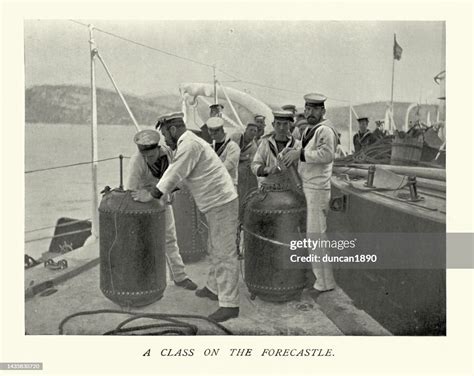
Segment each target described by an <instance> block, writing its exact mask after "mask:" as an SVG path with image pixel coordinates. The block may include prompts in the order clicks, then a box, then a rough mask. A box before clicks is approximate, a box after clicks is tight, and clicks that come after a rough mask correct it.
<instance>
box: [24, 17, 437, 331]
mask: <svg viewBox="0 0 474 376" xmlns="http://www.w3.org/2000/svg"><path fill="white" fill-rule="evenodd" d="M24 28H25V81H26V87H25V122H26V123H25V299H26V303H25V329H26V332H27V333H28V334H30V335H36V334H48V335H55V334H76V335H78V334H79V335H99V334H121V335H132V334H133V335H139V334H143V335H150V334H154V335H160V334H164V335H165V334H184V335H212V334H218V335H222V334H234V335H331V336H332V335H367V336H371V335H383V336H390V335H428V336H440V335H441V336H443V335H445V334H446V281H445V273H446V271H445V265H444V264H443V262H444V259H443V258H442V257H441V256H442V255H444V254H445V252H446V249H445V246H444V245H443V246H438V247H436V246H435V247H431V244H430V249H429V251H427V250H425V249H423V246H422V244H426V238H427V234H429V237H430V238H432V239H433V238H436V239H439V238H440V236H441V235H444V233H445V232H446V194H445V193H446V169H445V159H446V137H445V128H446V122H445V113H446V112H445V101H446V95H445V85H444V83H445V77H446V71H445V48H446V46H445V32H446V30H445V24H444V23H443V22H441V21H416V22H409V21H400V22H389V21H387V22H383V21H381V22H364V21H359V22H355V21H354V22H350V21H347V22H335V21H319V22H318V21H305V22H291V21H262V22H258V21H238V22H237V21H234V22H232V21H217V22H211V21H193V22H187V21H167V22H158V21H156V22H155V21H146V22H137V21H110V20H103V21H101V20H94V22H92V21H90V20H73V19H71V20H28V21H25V24H24ZM53 51H56V52H58V51H60V53H52V52H53ZM405 233H407V235H405ZM409 235H412V236H411V238H410V241H404V240H403V239H400V240H399V242H397V243H396V246H395V247H393V242H394V240H395V239H398V238H400V237H402V238H403V237H404V236H409ZM413 235H415V236H413ZM361 243H363V245H362V244H361ZM418 243H419V244H418ZM335 245H338V246H336V248H334V246H335ZM380 248H382V249H380ZM384 248H385V249H384ZM379 249H380V250H379ZM425 256H427V257H428V258H429V259H430V260H431V261H432V262H430V263H428V264H427V263H426V262H425V261H424V262H423V263H420V262H419V260H418V259H419V258H421V257H423V258H424V257H425ZM383 257H385V260H382V258H383ZM408 257H410V258H412V260H408V261H407V258H408ZM402 260H403V263H400V262H399V261H402ZM433 260H435V261H433ZM427 265H428V266H427ZM59 319H63V321H60V322H58V320H59Z"/></svg>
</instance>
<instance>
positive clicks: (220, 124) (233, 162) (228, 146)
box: [207, 117, 240, 187]
mask: <svg viewBox="0 0 474 376" xmlns="http://www.w3.org/2000/svg"><path fill="white" fill-rule="evenodd" d="M207 128H208V129H209V136H211V139H212V148H213V149H214V151H215V152H216V154H217V155H218V156H219V158H220V159H221V161H222V163H224V166H225V168H226V169H227V171H228V172H229V174H230V177H231V178H232V181H233V182H234V185H235V186H236V187H237V183H238V179H239V176H238V175H239V157H240V148H239V145H237V143H235V142H234V141H232V139H231V138H230V137H228V136H227V135H226V133H225V131H224V120H223V119H222V118H220V117H212V118H210V119H209V120H208V121H207Z"/></svg>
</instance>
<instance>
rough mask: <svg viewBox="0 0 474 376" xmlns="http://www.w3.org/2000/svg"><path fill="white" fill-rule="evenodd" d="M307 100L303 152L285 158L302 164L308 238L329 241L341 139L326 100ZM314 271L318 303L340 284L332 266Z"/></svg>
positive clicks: (317, 96) (314, 293)
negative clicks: (333, 183) (333, 180)
mask: <svg viewBox="0 0 474 376" xmlns="http://www.w3.org/2000/svg"><path fill="white" fill-rule="evenodd" d="M304 99H305V117H306V119H307V121H308V124H309V125H308V127H307V128H306V130H305V131H304V133H303V138H302V140H301V148H300V149H297V150H289V151H288V152H287V153H286V154H285V156H284V157H283V162H284V163H285V165H286V166H288V165H290V164H292V163H295V162H296V161H298V160H299V161H300V163H299V173H300V176H301V179H302V181H303V191H304V195H305V197H306V204H307V221H306V226H307V227H306V234H307V237H311V238H318V237H319V238H321V239H325V238H326V217H327V215H328V212H329V201H330V198H331V175H332V165H333V161H334V153H335V151H336V147H337V139H338V136H337V132H336V131H335V130H334V128H333V127H332V124H331V122H330V121H329V120H328V119H326V118H325V116H324V115H325V113H326V109H325V106H324V102H325V101H326V97H325V96H324V95H321V94H315V93H314V94H307V95H305V96H304ZM309 251H310V252H313V253H315V255H316V256H319V257H320V259H322V257H323V256H324V255H325V254H326V253H327V251H326V250H325V249H323V248H317V249H316V250H314V251H313V250H312V249H309ZM312 268H313V273H314V276H315V277H316V281H315V282H314V285H313V289H312V290H311V291H310V294H311V296H312V297H313V299H314V300H316V299H317V298H318V296H319V295H320V294H321V293H323V292H326V291H331V290H333V289H334V288H335V286H336V283H335V281H334V276H333V272H332V266H331V264H330V263H325V262H315V263H313V264H312Z"/></svg>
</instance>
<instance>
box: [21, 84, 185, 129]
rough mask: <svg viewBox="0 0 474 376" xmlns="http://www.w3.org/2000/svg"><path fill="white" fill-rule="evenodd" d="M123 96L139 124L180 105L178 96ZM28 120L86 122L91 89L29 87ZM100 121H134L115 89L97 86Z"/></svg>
mask: <svg viewBox="0 0 474 376" xmlns="http://www.w3.org/2000/svg"><path fill="white" fill-rule="evenodd" d="M124 97H125V99H126V101H127V103H128V105H129V107H130V109H131V110H132V112H133V114H134V116H135V118H136V119H137V122H138V123H139V124H142V125H145V124H149V125H151V124H154V123H155V122H156V119H157V117H158V116H159V114H162V113H164V112H170V111H175V110H178V109H179V108H180V100H179V97H178V96H177V95H176V96H173V95H164V96H158V97H153V98H141V97H138V96H133V95H126V94H124ZM25 112H26V113H25V118H26V122H27V123H68V124H87V123H90V121H91V97H90V88H88V87H83V86H74V85H41V86H34V87H31V88H28V89H27V90H26V94H25ZM97 121H98V123H99V124H117V125H122V124H123V125H125V124H131V123H132V121H131V119H130V117H129V115H128V113H127V111H126V110H125V107H124V106H123V104H122V102H121V100H120V98H119V96H118V95H117V93H116V92H115V91H112V90H106V89H99V88H98V89H97Z"/></svg>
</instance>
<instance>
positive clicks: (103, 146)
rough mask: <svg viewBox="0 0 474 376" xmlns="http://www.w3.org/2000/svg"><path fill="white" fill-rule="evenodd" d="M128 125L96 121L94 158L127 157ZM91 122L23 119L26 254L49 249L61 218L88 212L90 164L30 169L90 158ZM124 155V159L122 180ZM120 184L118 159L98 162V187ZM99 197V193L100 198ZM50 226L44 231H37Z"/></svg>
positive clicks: (130, 128)
mask: <svg viewBox="0 0 474 376" xmlns="http://www.w3.org/2000/svg"><path fill="white" fill-rule="evenodd" d="M135 132H136V130H135V127H134V126H133V125H130V126H123V125H116V126H115V125H99V126H98V159H106V158H111V157H118V156H119V155H120V154H122V155H124V156H131V155H132V154H133V153H134V152H135V150H136V146H135V144H134V143H133V136H134V134H135ZM91 153H92V152H91V127H90V125H79V124H26V126H25V253H27V254H28V255H30V256H32V257H33V258H35V259H36V258H38V257H40V256H41V254H42V253H43V252H46V251H48V248H49V244H50V242H51V239H45V240H39V241H32V240H34V239H38V238H43V237H48V236H52V235H53V234H54V226H55V224H56V221H57V220H58V218H60V217H70V218H75V219H88V218H91V216H92V178H91V177H92V172H91V164H85V165H80V166H75V167H68V168H60V169H54V170H48V171H38V172H30V173H28V171H32V170H37V169H44V168H50V167H56V166H61V165H68V164H74V163H80V162H90V161H91V160H92V154H91ZM127 167H128V159H124V179H125V177H126V175H127ZM119 184H120V175H119V159H118V158H117V159H114V160H110V161H106V162H101V163H99V164H98V169H97V187H98V191H99V192H100V191H101V190H102V188H104V187H105V186H106V185H109V186H110V187H112V188H114V187H118V186H119ZM99 199H100V197H99ZM44 227H49V228H47V229H44V230H37V229H41V228H44Z"/></svg>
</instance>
